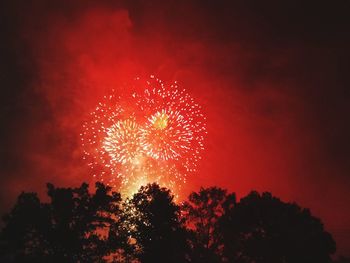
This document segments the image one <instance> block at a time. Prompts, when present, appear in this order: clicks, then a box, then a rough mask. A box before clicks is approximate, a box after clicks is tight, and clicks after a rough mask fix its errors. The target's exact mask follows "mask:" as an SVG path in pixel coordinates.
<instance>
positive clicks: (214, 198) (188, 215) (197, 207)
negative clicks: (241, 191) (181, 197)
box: [182, 187, 236, 263]
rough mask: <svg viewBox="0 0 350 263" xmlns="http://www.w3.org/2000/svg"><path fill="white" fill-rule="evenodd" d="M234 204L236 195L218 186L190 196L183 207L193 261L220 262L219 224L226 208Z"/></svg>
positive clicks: (203, 189) (202, 189)
mask: <svg viewBox="0 0 350 263" xmlns="http://www.w3.org/2000/svg"><path fill="white" fill-rule="evenodd" d="M235 203H236V197H235V195H234V194H227V192H226V190H223V189H221V188H217V187H210V188H201V189H200V191H199V192H198V193H197V192H193V193H191V194H190V196H189V198H188V201H187V202H185V203H184V204H183V206H182V210H183V213H182V215H183V217H184V219H185V221H186V225H187V226H188V228H189V229H190V232H191V238H190V241H191V248H192V253H191V262H212V263H215V262H221V250H222V243H221V239H222V237H221V235H220V233H219V232H218V231H217V223H218V220H219V218H220V217H221V216H222V215H223V213H224V211H225V207H227V206H233V205H235Z"/></svg>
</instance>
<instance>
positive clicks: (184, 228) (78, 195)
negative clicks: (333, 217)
mask: <svg viewBox="0 0 350 263" xmlns="http://www.w3.org/2000/svg"><path fill="white" fill-rule="evenodd" d="M47 189H48V191H47V193H48V196H49V200H50V201H49V202H48V203H43V202H41V201H40V199H39V198H38V196H37V194H36V193H22V194H20V195H19V196H18V199H17V202H16V204H15V205H14V207H13V209H12V211H11V212H10V213H9V214H7V215H6V216H4V218H3V220H4V223H5V226H4V227H3V229H2V231H1V234H0V248H1V262H21V263H26V262H28V263H29V262H35V263H40V262H42V263H45V262H50V263H56V262H57V263H76V262H80V263H88V262H144V263H158V262H164V263H167V262H170V263H172V262H174V263H175V262H176V263H182V262H194V263H204V262H210V263H221V262H232V263H233V262H238V263H265V262H266V263H329V262H332V260H331V255H332V254H333V253H334V252H335V242H334V240H333V239H332V237H331V235H330V234H329V233H327V232H326V231H325V230H324V228H323V225H322V223H321V221H320V220H319V219H318V218H316V217H314V216H312V215H311V214H310V211H309V210H308V209H303V208H301V207H299V206H298V205H297V204H294V203H293V204H292V203H285V202H282V201H281V200H280V199H278V198H276V197H274V196H272V195H271V194H270V193H262V194H259V193H257V192H251V193H250V194H248V195H247V196H246V197H244V198H242V199H240V200H239V201H238V200H237V199H236V195H235V194H234V193H228V192H227V191H226V190H223V189H221V188H217V187H211V188H202V189H200V191H199V192H193V193H192V194H191V195H190V196H189V198H188V200H187V201H186V202H184V203H181V204H177V203H175V202H174V200H173V196H172V195H171V192H170V191H169V190H168V189H166V188H161V187H159V186H158V185H157V184H149V185H147V186H144V187H141V188H140V189H139V191H138V192H137V193H136V194H135V195H134V196H133V197H132V198H129V199H126V200H122V198H121V195H120V194H119V193H117V192H113V191H112V189H111V188H110V187H108V186H105V185H104V184H102V183H97V184H96V187H95V191H94V192H93V193H90V192H89V187H88V185H87V184H85V183H84V184H82V185H81V186H80V187H79V188H57V187H55V186H54V185H52V184H48V185H47ZM344 262H346V260H345V261H344Z"/></svg>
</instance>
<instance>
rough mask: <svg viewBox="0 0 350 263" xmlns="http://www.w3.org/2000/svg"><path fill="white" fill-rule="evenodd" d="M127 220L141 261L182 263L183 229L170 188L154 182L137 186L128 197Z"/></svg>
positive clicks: (183, 253) (184, 234)
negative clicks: (138, 187) (136, 189)
mask: <svg viewBox="0 0 350 263" xmlns="http://www.w3.org/2000/svg"><path fill="white" fill-rule="evenodd" d="M130 204H131V205H130V206H129V209H130V211H129V214H130V215H131V217H130V219H129V221H130V223H131V231H132V236H133V237H134V239H135V242H136V243H137V245H138V248H139V249H138V250H137V251H136V253H137V255H138V258H139V260H140V261H141V262H143V263H151V262H152V263H154V262H177V263H181V262H186V253H187V241H186V229H185V227H184V226H183V225H182V223H181V221H180V219H179V214H180V208H179V206H177V205H176V204H175V203H174V201H173V196H172V195H171V194H170V191H169V190H168V189H165V188H160V187H159V185H157V184H149V185H147V186H145V187H141V188H140V190H139V191H138V193H136V194H135V195H134V196H133V198H132V199H131V200H130Z"/></svg>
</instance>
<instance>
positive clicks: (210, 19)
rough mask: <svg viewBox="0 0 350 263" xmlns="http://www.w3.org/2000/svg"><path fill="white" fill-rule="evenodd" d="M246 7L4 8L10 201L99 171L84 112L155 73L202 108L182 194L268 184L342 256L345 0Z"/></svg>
mask: <svg viewBox="0 0 350 263" xmlns="http://www.w3.org/2000/svg"><path fill="white" fill-rule="evenodd" d="M116 2H117V1H116ZM243 2H244V1H242V2H241V1H237V2H235V4H229V2H228V1H218V3H217V4H215V5H214V4H208V3H206V4H205V3H203V2H201V1H187V2H186V1H179V2H178V1H169V2H167V3H166V4H165V3H163V4H162V2H161V1H130V2H127V3H119V2H118V3H115V2H113V1H101V2H100V4H93V2H88V3H86V4H82V2H80V1H76V2H75V4H67V5H63V4H59V3H58V2H56V1H53V2H52V3H51V4H47V3H46V4H45V3H44V1H35V4H33V5H32V6H30V7H29V6H23V5H21V1H17V2H16V1H14V3H13V4H12V5H11V4H9V5H8V6H7V8H8V11H9V12H8V15H7V17H6V16H5V19H4V21H5V22H11V23H10V24H9V25H7V27H6V28H8V31H6V32H7V39H8V40H7V42H5V44H4V46H5V47H8V48H9V52H7V53H6V56H5V59H7V60H8V61H9V63H8V64H7V66H6V68H7V70H8V71H9V74H8V76H7V77H6V76H5V77H4V81H5V82H3V83H8V85H9V87H8V88H7V89H6V88H5V89H4V91H3V94H4V95H5V96H3V98H4V99H2V100H3V101H2V102H3V103H2V105H3V106H2V112H5V113H6V114H4V117H2V123H4V127H5V130H6V131H3V136H2V137H3V142H2V143H3V145H4V147H3V149H4V150H3V151H2V156H4V157H3V158H2V159H3V160H2V161H3V162H4V165H2V166H1V167H2V169H1V170H0V172H1V179H2V186H1V187H2V190H3V192H4V190H5V192H6V194H4V193H2V196H1V200H2V201H1V203H2V204H3V205H4V207H6V208H8V207H9V205H11V204H12V203H13V202H14V198H15V196H16V195H17V194H18V193H19V192H20V191H22V190H26V191H38V192H40V193H42V194H43V193H44V191H45V183H46V182H53V183H54V184H57V185H61V186H71V185H77V184H80V183H81V182H82V181H83V180H84V181H89V180H91V177H90V176H89V172H88V167H87V166H86V164H85V163H84V162H83V160H82V151H81V147H80V144H79V133H80V132H81V129H82V123H83V121H84V119H85V118H86V116H87V114H88V113H89V111H90V110H91V109H93V107H94V106H95V105H96V103H97V102H98V101H99V100H100V99H101V97H102V96H103V95H105V94H106V92H108V91H109V90H110V89H111V88H114V89H115V90H116V91H117V93H120V94H122V93H123V92H125V90H123V89H125V87H127V86H128V83H129V82H130V81H131V80H132V79H133V78H134V77H136V76H141V77H147V76H149V75H151V74H154V75H156V76H157V77H158V78H160V79H162V80H163V81H164V82H166V83H171V82H173V81H174V80H177V81H179V84H180V86H181V87H183V88H186V89H187V90H188V92H189V93H190V94H191V95H192V96H193V97H195V98H196V100H197V101H198V102H199V103H200V104H201V105H202V106H203V109H204V112H205V113H206V116H207V121H208V123H207V128H208V137H207V139H206V142H205V144H206V150H205V151H204V153H203V161H202V162H201V163H200V169H199V172H198V174H196V175H193V176H190V178H188V184H187V185H186V189H185V190H184V195H186V194H187V193H189V192H190V191H192V190H197V189H198V188H199V187H200V186H211V185H218V186H221V187H224V188H228V189H229V190H230V191H234V192H237V193H238V195H239V196H242V195H244V194H247V193H248V192H249V191H251V190H253V189H254V190H258V191H271V192H272V193H273V194H274V195H276V196H278V197H281V198H282V199H283V200H285V201H296V202H297V203H298V204H300V205H301V206H303V207H309V208H311V211H312V212H313V214H314V215H316V216H318V217H320V218H321V219H322V220H323V222H324V223H325V225H326V228H327V230H329V231H331V232H332V234H333V235H334V237H335V239H336V241H337V243H338V249H339V250H340V253H342V254H346V252H347V251H350V225H349V222H350V212H349V210H348V209H347V205H348V204H349V203H350V196H349V194H348V193H349V186H350V177H349V171H350V167H349V153H350V151H349V146H350V142H349V138H348V134H349V131H350V127H349V124H348V116H349V115H348V114H349V113H350V108H349V105H350V104H349V103H348V102H349V92H348V88H346V87H348V84H349V83H350V82H349V80H348V77H347V76H346V71H345V68H346V66H347V64H346V63H347V62H346V61H347V60H346V58H348V57H349V51H345V50H346V48H345V47H346V46H347V43H349V39H350V37H349V35H345V33H344V34H343V31H342V29H344V28H346V27H345V26H344V23H349V19H347V20H346V21H345V15H344V14H343V13H339V12H341V10H342V9H343V8H342V7H341V6H334V7H332V8H330V9H329V8H326V7H325V6H321V11H319V12H315V11H313V12H311V11H310V10H312V8H311V6H305V7H304V9H299V8H298V7H297V6H296V5H294V4H293V3H292V1H290V2H288V1H287V2H286V5H285V6H284V5H281V4H277V2H275V1H271V2H269V3H268V4H266V6H264V5H261V4H258V3H255V4H256V5H254V4H252V3H253V2H254V1H253V2H252V3H249V4H244V3H243ZM322 8H323V9H322ZM289 12H292V14H291V15H287V14H289ZM293 12H294V13H293ZM310 12H311V13H310ZM286 16H287V17H286ZM295 17H299V18H298V19H296V18H295ZM335 17H337V19H338V20H339V21H338V20H337V19H335ZM331 18H332V19H331ZM343 20H344V21H343ZM330 21H332V23H330ZM344 31H345V30H344ZM6 45H7V46H6ZM13 79H15V80H13ZM10 86H11V88H10ZM8 196H10V198H9V197H8ZM348 256H349V255H348Z"/></svg>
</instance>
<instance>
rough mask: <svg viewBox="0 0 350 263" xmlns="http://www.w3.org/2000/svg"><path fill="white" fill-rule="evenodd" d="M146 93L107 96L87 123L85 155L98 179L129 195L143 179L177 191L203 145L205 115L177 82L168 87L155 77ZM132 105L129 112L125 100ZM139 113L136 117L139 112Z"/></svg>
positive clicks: (195, 163) (192, 167) (193, 169)
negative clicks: (131, 109) (122, 96)
mask: <svg viewBox="0 0 350 263" xmlns="http://www.w3.org/2000/svg"><path fill="white" fill-rule="evenodd" d="M145 85H146V88H145V89H144V92H142V93H134V94H133V95H132V96H130V97H127V98H124V101H126V103H125V102H124V103H121V102H123V99H122V98H120V97H115V96H114V95H111V96H108V97H107V96H106V97H105V101H104V102H101V103H99V106H98V107H96V109H95V111H94V112H92V113H91V116H92V120H90V121H88V122H86V123H85V124H84V132H83V133H82V142H83V146H84V153H85V158H86V159H87V160H89V166H90V167H91V169H92V170H93V173H94V176H98V177H100V178H99V180H101V181H106V180H107V182H108V183H110V184H114V185H116V184H117V183H118V182H117V181H116V179H118V180H119V185H120V187H121V191H122V193H123V194H126V195H131V194H133V193H134V192H136V191H137V190H138V188H139V186H140V184H146V183H150V182H156V183H158V184H160V185H163V186H166V187H168V188H170V189H171V190H172V191H173V192H174V193H175V195H176V194H177V193H176V192H177V190H179V189H178V188H179V187H180V186H181V183H185V181H186V176H187V175H188V174H189V173H192V172H194V171H195V170H196V166H197V162H198V160H199V159H200V152H201V151H202V150H203V140H204V135H205V134H206V131H205V117H204V116H203V114H202V113H201V108H200V106H199V105H198V104H196V103H194V100H193V98H192V97H190V96H189V95H188V94H187V93H186V92H185V91H184V90H179V89H178V87H177V85H176V84H174V85H171V86H170V87H165V86H164V84H163V83H162V82H161V81H160V80H159V79H156V78H152V77H151V81H147V82H146V84H145ZM125 104H126V105H131V106H130V107H134V108H133V111H132V112H131V113H130V110H128V114H127V113H126V110H125V109H124V108H123V107H122V106H121V105H125ZM135 116H137V117H135ZM105 179H106V180H105Z"/></svg>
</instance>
